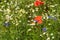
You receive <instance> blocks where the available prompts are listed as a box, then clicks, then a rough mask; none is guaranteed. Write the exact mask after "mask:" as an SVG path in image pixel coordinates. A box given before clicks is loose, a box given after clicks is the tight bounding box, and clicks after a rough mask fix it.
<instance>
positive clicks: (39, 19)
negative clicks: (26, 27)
mask: <svg viewBox="0 0 60 40" xmlns="http://www.w3.org/2000/svg"><path fill="white" fill-rule="evenodd" d="M34 20H35V21H36V22H37V23H38V24H42V16H37V17H35V18H34Z"/></svg>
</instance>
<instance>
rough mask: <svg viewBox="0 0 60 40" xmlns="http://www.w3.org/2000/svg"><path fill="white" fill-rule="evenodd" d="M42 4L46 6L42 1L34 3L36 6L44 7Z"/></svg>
mask: <svg viewBox="0 0 60 40" xmlns="http://www.w3.org/2000/svg"><path fill="white" fill-rule="evenodd" d="M42 4H44V2H41V1H40V0H36V1H35V2H34V6H40V5H42Z"/></svg>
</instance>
